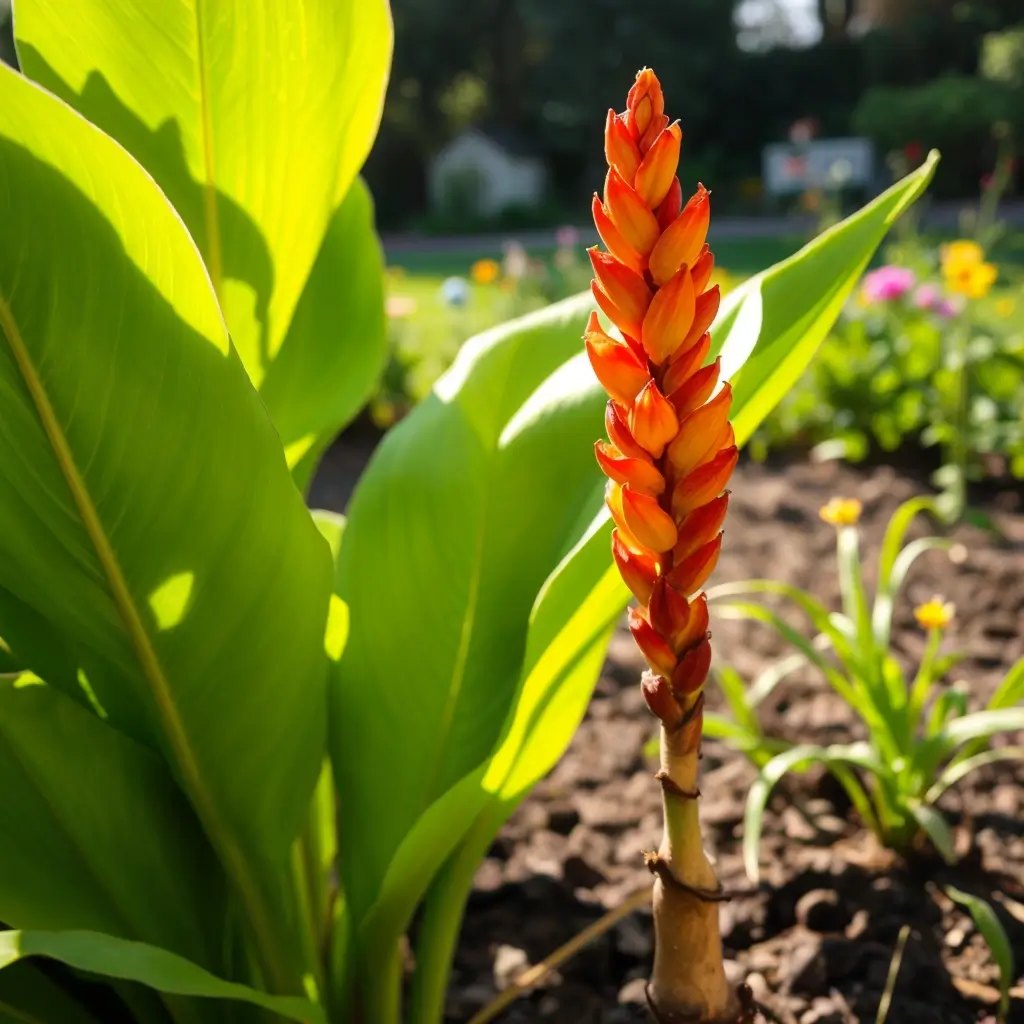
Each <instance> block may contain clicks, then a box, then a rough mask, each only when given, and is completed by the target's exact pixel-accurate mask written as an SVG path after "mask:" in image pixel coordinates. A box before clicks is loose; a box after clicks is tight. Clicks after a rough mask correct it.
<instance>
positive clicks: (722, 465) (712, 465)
mask: <svg viewBox="0 0 1024 1024" xmlns="http://www.w3.org/2000/svg"><path fill="white" fill-rule="evenodd" d="M738 458H739V452H738V451H737V450H736V448H735V446H733V447H732V448H726V449H725V450H724V451H720V452H718V454H717V455H715V457H714V458H713V459H711V461H710V462H705V463H704V465H702V466H698V467H697V468H696V469H695V470H694V471H693V472H692V473H688V474H687V475H686V476H684V477H683V478H682V480H680V481H679V483H677V484H676V486H675V490H674V491H673V492H672V515H673V517H674V518H675V521H676V522H677V523H679V522H682V520H683V519H684V518H685V517H686V516H688V515H689V514H690V513H691V512H692V511H693V510H694V509H696V508H699V507H700V506H701V505H706V504H707V503H708V502H709V501H712V500H713V499H715V498H717V497H718V496H719V495H720V494H721V493H722V491H724V490H725V485H726V483H727V482H728V480H729V477H730V476H731V475H732V471H733V470H734V469H735V468H736V461H737V459H738Z"/></svg>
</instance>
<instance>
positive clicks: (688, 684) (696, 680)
mask: <svg viewBox="0 0 1024 1024" xmlns="http://www.w3.org/2000/svg"><path fill="white" fill-rule="evenodd" d="M710 669H711V642H710V641H709V640H708V638H707V636H704V637H703V638H702V639H701V640H700V641H698V642H697V644H695V645H694V646H693V647H691V648H690V649H689V650H688V651H687V652H686V653H685V654H684V655H683V656H682V657H681V658H680V659H679V663H678V664H677V665H676V667H675V671H674V672H673V673H672V691H673V693H676V694H680V695H686V696H689V695H690V694H691V693H696V692H697V691H698V690H699V689H700V688H701V687H702V686H703V685H704V680H705V679H707V677H708V672H709V671H710Z"/></svg>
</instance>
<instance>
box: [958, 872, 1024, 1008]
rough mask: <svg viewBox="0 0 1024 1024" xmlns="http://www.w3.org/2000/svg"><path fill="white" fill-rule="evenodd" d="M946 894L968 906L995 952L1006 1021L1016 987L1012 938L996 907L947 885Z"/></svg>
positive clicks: (994, 956)
mask: <svg viewBox="0 0 1024 1024" xmlns="http://www.w3.org/2000/svg"><path fill="white" fill-rule="evenodd" d="M945 892H946V895H947V896H948V897H949V898H950V899H951V900H953V901H954V902H955V903H959V904H960V906H962V907H965V908H966V909H967V911H968V912H969V913H970V915H971V917H972V918H973V920H974V926H975V927H976V928H977V929H978V931H979V932H981V936H982V938H983V939H984V940H985V942H986V943H987V944H988V948H989V949H990V950H991V951H992V959H993V960H995V962H996V966H997V967H998V968H999V1016H1000V1019H1001V1020H1005V1019H1006V1015H1007V1014H1008V1013H1009V1012H1010V987H1011V986H1012V985H1013V980H1014V975H1015V974H1016V971H1015V970H1014V963H1013V948H1012V947H1011V946H1010V938H1009V936H1008V935H1007V934H1006V929H1005V928H1003V926H1002V923H1001V922H1000V920H999V918H998V917H996V912H995V911H994V910H993V909H992V905H991V904H990V903H989V902H988V901H987V900H983V899H981V897H980V896H974V895H972V894H971V893H969V892H963V891H962V890H961V889H956V888H954V887H953V886H952V885H947V886H945Z"/></svg>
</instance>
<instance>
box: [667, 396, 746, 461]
mask: <svg viewBox="0 0 1024 1024" xmlns="http://www.w3.org/2000/svg"><path fill="white" fill-rule="evenodd" d="M731 406H732V388H731V387H730V386H729V384H727V383H726V384H723V385H722V390H721V391H719V392H718V394H717V395H715V397H714V398H713V399H711V401H710V402H708V403H707V404H706V405H702V406H701V407H700V408H699V409H695V410H694V411H693V412H691V413H690V414H689V415H688V416H686V417H685V418H684V419H683V420H682V421H681V422H680V424H679V432H678V433H677V434H676V435H675V437H674V439H673V441H672V443H671V444H670V445H669V449H668V461H669V465H670V466H671V467H672V469H673V470H674V471H675V473H676V475H677V476H680V477H683V476H686V474H687V473H689V472H691V471H692V470H694V469H696V468H697V466H699V465H700V464H701V463H702V462H703V461H704V459H705V456H707V455H708V454H709V453H710V452H711V451H718V450H719V449H718V448H716V447H715V444H716V442H717V441H718V439H719V437H721V435H722V431H723V430H724V429H725V427H726V426H727V425H728V423H729V409H730V407H731Z"/></svg>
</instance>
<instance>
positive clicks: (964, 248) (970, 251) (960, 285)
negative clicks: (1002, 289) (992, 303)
mask: <svg viewBox="0 0 1024 1024" xmlns="http://www.w3.org/2000/svg"><path fill="white" fill-rule="evenodd" d="M940 253H941V260H942V276H943V277H944V278H945V279H946V287H947V288H948V289H949V290H950V291H951V292H955V293H957V294H959V295H966V296H967V297H968V298H969V299H983V298H984V297H985V296H986V295H988V293H989V289H990V288H991V287H992V285H993V284H994V283H995V280H996V278H997V277H998V276H999V271H998V269H997V268H996V266H995V264H993V263H986V262H985V253H984V251H983V250H982V248H981V246H980V245H978V243H977V242H971V241H968V240H967V239H963V238H962V239H960V240H959V241H956V242H949V243H948V244H947V245H944V246H942V249H941V250H940Z"/></svg>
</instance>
